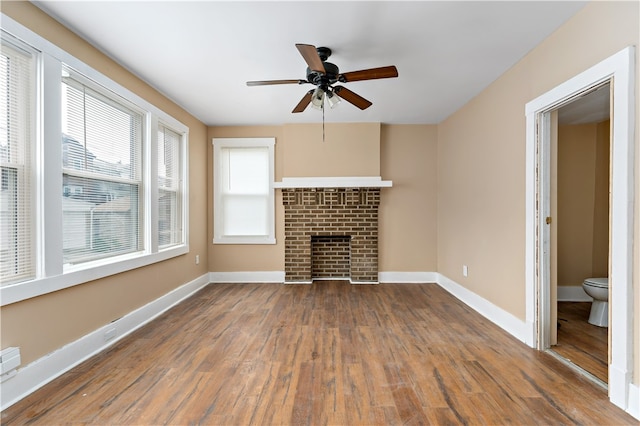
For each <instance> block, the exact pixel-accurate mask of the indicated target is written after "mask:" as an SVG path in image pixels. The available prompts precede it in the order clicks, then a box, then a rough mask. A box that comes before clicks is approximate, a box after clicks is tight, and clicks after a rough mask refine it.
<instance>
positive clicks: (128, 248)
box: [62, 71, 143, 264]
mask: <svg viewBox="0 0 640 426" xmlns="http://www.w3.org/2000/svg"><path fill="white" fill-rule="evenodd" d="M68 74H69V73H68V72H67V71H64V72H63V80H62V132H63V136H62V172H63V175H62V177H63V182H62V197H63V198H62V218H63V224H62V226H63V252H64V253H63V256H64V262H65V264H76V263H82V262H86V261H90V260H95V259H99V258H105V257H111V256H115V255H120V254H125V253H131V252H135V251H138V250H141V249H142V248H143V247H142V246H143V238H142V235H141V234H142V229H143V224H142V217H143V215H142V212H141V210H142V209H141V207H140V206H141V201H142V200H141V198H142V194H143V191H142V170H141V160H142V158H141V157H142V155H141V154H142V152H141V151H142V130H143V129H142V122H143V115H142V114H141V113H139V112H137V111H135V110H133V109H131V108H129V107H128V106H126V105H125V104H124V102H123V101H122V100H120V99H118V98H117V97H116V96H115V95H112V96H107V95H105V94H102V93H99V92H98V91H96V90H93V88H91V87H89V86H88V85H86V84H84V82H82V81H79V80H77V79H74V78H72V77H69V76H68Z"/></svg>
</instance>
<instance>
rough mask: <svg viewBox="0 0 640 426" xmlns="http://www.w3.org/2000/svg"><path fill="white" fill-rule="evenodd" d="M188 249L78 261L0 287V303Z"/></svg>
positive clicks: (101, 276)
mask: <svg viewBox="0 0 640 426" xmlns="http://www.w3.org/2000/svg"><path fill="white" fill-rule="evenodd" d="M188 252H189V246H188V245H182V246H178V247H173V248H170V249H166V250H164V251H161V252H158V253H153V254H145V253H136V254H130V255H127V256H122V257H121V258H119V260H118V261H116V262H113V259H111V262H109V263H106V262H104V261H103V262H102V264H98V263H99V262H91V263H88V264H83V265H76V266H73V267H72V268H69V269H68V270H67V271H66V272H65V273H64V274H62V275H57V276H53V277H44V278H36V279H33V280H30V281H23V282H20V283H16V284H10V285H7V286H4V287H0V306H6V305H10V304H12V303H16V302H21V301H23V300H27V299H31V298H33V297H37V296H42V295H44V294H47V293H52V292H54V291H59V290H63V289H65V288H69V287H73V286H76V285H80V284H84V283H87V282H89V281H93V280H97V279H100V278H105V277H108V276H111V275H115V274H119V273H121V272H126V271H130V270H132V269H136V268H140V267H143V266H147V265H152V264H154V263H158V262H162V261H164V260H168V259H171V258H173V257H177V256H181V255H183V254H186V253H188Z"/></svg>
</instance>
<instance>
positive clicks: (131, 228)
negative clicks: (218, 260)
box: [0, 16, 189, 306]
mask: <svg viewBox="0 0 640 426" xmlns="http://www.w3.org/2000/svg"><path fill="white" fill-rule="evenodd" d="M5 18H6V19H5ZM0 24H1V25H0V26H1V27H2V28H0V33H1V37H0V45H1V47H2V50H1V51H0V115H2V117H0V306H4V305H6V304H10V303H16V302H19V301H21V300H26V299H28V298H31V297H36V296H39V295H42V294H46V293H49V292H51V291H58V290H61V289H64V288H68V287H71V286H75V285H79V284H83V283H85V282H88V281H93V280H96V279H100V278H104V277H108V276H111V275H114V274H119V273H122V272H125V271H130V270H132V269H135V268H140V267H144V266H147V265H151V264H154V263H157V262H163V261H166V260H167V259H171V258H175V257H177V256H183V255H185V254H186V253H188V252H189V223H188V218H189V198H188V196H187V194H188V192H189V191H188V187H187V185H188V179H187V177H186V176H187V175H186V173H187V170H186V169H187V161H188V148H189V128H188V126H186V125H184V124H183V123H181V122H180V121H178V120H176V119H175V118H174V117H172V116H170V115H169V114H167V113H166V112H164V111H162V110H161V109H160V108H158V107H157V106H155V105H154V104H152V103H150V102H148V101H147V100H146V99H144V98H142V97H140V96H139V95H137V94H136V93H135V92H133V91H131V90H128V89H127V88H125V87H123V86H121V85H120V84H119V83H118V82H116V81H114V80H112V79H111V78H109V77H108V76H106V75H104V74H101V73H100V72H98V71H96V70H95V69H93V68H92V67H91V66H90V65H88V64H86V63H84V62H82V61H80V60H79V59H77V58H75V57H74V56H73V55H71V54H69V53H68V52H65V51H63V50H62V49H60V48H59V47H57V46H55V45H54V44H52V43H49V42H48V41H46V40H45V39H43V38H42V37H41V36H39V35H38V34H35V33H33V32H32V31H30V30H29V29H27V28H25V27H23V26H22V25H20V24H19V23H17V22H15V21H13V20H11V19H10V18H8V17H4V16H3V19H2V21H1V22H0Z"/></svg>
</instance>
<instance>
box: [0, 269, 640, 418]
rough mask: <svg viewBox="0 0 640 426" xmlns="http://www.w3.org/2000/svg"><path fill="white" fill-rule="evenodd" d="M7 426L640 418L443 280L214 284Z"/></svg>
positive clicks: (33, 398)
mask: <svg viewBox="0 0 640 426" xmlns="http://www.w3.org/2000/svg"><path fill="white" fill-rule="evenodd" d="M2 424H4V425H24V424H33V425H54V424H55V425H58V424H87V425H94V424H103V425H104V424H119V425H151V424H153V425H156V424H169V425H187V424H203V425H250V424H260V425H287V424H292V425H325V424H326V425H393V424H463V425H466V424H491V425H499V424H519V425H527V424H531V425H532V424H600V425H614V424H615V425H623V424H633V425H637V424H638V421H637V420H635V419H633V418H632V417H631V416H629V415H628V414H626V413H624V412H623V411H622V410H620V409H618V408H617V407H615V406H613V405H612V404H611V403H610V402H609V401H608V399H607V395H606V392H605V391H603V390H602V389H601V388H600V387H598V386H596V385H594V384H592V383H591V382H589V381H588V380H585V379H583V378H582V377H580V376H579V375H577V374H576V373H575V372H573V371H572V370H571V369H570V368H568V367H566V366H565V365H563V364H562V363H561V362H559V361H557V360H556V359H555V358H554V357H552V356H550V355H548V354H546V353H542V352H538V351H535V350H533V349H530V348H528V347H526V346H525V345H524V344H523V343H521V342H519V341H517V340H516V339H514V338H513V337H512V336H510V335H508V334H507V333H506V332H504V331H502V330H501V329H499V328H498V327H496V326H495V325H493V324H492V323H490V322H489V321H487V320H486V319H484V318H483V317H481V316H480V315H479V314H477V313H476V312H474V311H473V310H472V309H470V308H469V307H467V306H466V305H464V304H463V303H461V302H460V301H458V300H457V299H455V298H454V297H453V296H451V295H450V294H448V293H447V292H446V291H444V290H443V289H441V288H440V287H439V286H437V285H435V284H425V285H418V284H383V285H350V284H348V283H346V282H340V281H321V282H317V283H314V284H313V285H279V284H213V285H209V286H207V287H206V288H205V289H203V290H201V291H200V292H199V293H197V294H196V295H194V296H193V297H191V298H189V299H188V300H186V301H185V302H183V303H181V304H180V305H178V306H176V307H175V308H173V309H171V310H170V311H169V312H167V313H166V314H164V315H163V316H161V317H160V318H158V319H156V320H155V321H153V322H151V323H149V324H148V325H146V326H145V327H143V328H141V329H139V330H138V331H136V332H135V333H133V334H132V335H130V336H128V337H127V338H125V339H123V340H122V341H120V342H118V343H116V344H115V345H114V346H112V347H111V348H109V349H108V350H106V351H105V352H103V353H101V354H99V355H97V356H95V357H93V358H92V359H90V360H88V361H87V362H85V363H83V364H81V365H79V366H78V367H76V368H74V369H73V370H71V371H70V372H68V373H67V374H65V375H63V376H62V377H60V378H58V379H57V380H55V381H53V382H51V383H50V384H48V385H46V386H45V387H43V388H42V389H40V390H38V391H36V392H35V393H33V394H31V395H30V396H28V397H27V398H25V399H24V400H22V401H20V402H18V403H17V404H15V405H13V406H12V407H9V408H8V409H7V410H5V411H4V412H2Z"/></svg>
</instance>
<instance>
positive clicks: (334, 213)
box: [282, 188, 380, 283]
mask: <svg viewBox="0 0 640 426" xmlns="http://www.w3.org/2000/svg"><path fill="white" fill-rule="evenodd" d="M282 201H283V204H284V214H285V221H284V223H285V229H284V233H285V282H311V281H312V280H313V278H322V277H325V278H328V277H332V276H337V275H332V274H338V275H340V274H344V273H345V272H347V271H346V269H345V265H347V264H348V272H349V278H350V280H351V282H362V283H376V282H378V206H379V204H380V188H283V189H282ZM312 237H317V238H315V241H316V243H317V244H320V245H321V248H322V249H323V250H324V252H323V254H322V255H321V258H319V259H314V260H313V261H312V251H313V250H312ZM325 237H326V238H325ZM331 237H342V238H337V239H336V241H335V242H334V243H332V241H331ZM345 237H346V238H345ZM345 241H346V242H348V244H349V250H348V254H349V258H348V259H347V260H345V259H344V256H345V253H346V250H345ZM319 247H320V246H318V247H316V249H315V250H316V251H317V250H318V249H319ZM326 250H329V251H330V252H331V251H334V253H327V252H326ZM332 257H333V258H335V262H336V264H335V265H331V262H330V260H331V258H332ZM314 268H315V270H314ZM314 273H315V274H320V275H321V276H320V277H318V276H316V277H314V276H313V274H314Z"/></svg>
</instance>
